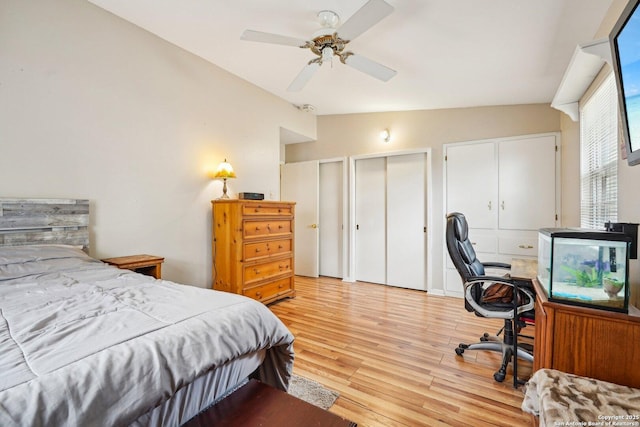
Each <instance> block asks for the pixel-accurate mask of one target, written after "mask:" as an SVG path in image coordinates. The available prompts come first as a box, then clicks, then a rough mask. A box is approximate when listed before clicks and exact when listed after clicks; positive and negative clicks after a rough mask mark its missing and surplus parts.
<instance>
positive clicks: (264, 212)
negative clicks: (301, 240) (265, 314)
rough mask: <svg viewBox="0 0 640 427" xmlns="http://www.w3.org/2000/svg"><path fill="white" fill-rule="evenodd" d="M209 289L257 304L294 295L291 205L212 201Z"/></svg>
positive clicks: (292, 213) (230, 200)
mask: <svg viewBox="0 0 640 427" xmlns="http://www.w3.org/2000/svg"><path fill="white" fill-rule="evenodd" d="M211 203H212V205H213V227H212V229H213V251H212V254H213V289H216V290H219V291H226V292H233V293H236V294H241V295H245V296H248V297H250V298H253V299H256V300H258V301H261V302H263V303H265V304H266V303H270V302H273V301H276V300H279V299H282V298H286V297H293V296H295V287H294V281H293V275H294V268H293V266H294V258H293V253H294V252H293V244H294V239H293V230H294V211H295V203H292V202H278V201H264V200H259V201H256V200H237V199H218V200H213V201H212V202H211Z"/></svg>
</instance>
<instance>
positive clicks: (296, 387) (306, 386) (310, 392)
mask: <svg viewBox="0 0 640 427" xmlns="http://www.w3.org/2000/svg"><path fill="white" fill-rule="evenodd" d="M289 394H290V395H292V396H295V397H297V398H298V399H302V400H304V401H305V402H308V403H311V404H312V405H315V406H317V407H318V408H322V409H325V410H326V409H329V408H330V407H331V405H333V403H334V402H335V401H336V399H337V398H338V396H340V394H339V393H337V392H335V391H333V390H329V389H328V388H326V387H324V386H323V385H322V384H320V383H317V382H315V381H313V380H310V379H308V378H304V377H301V376H298V375H295V374H293V375H292V377H291V381H290V382H289Z"/></svg>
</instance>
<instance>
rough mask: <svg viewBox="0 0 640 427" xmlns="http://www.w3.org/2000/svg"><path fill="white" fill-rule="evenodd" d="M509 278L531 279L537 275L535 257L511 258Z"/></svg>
mask: <svg viewBox="0 0 640 427" xmlns="http://www.w3.org/2000/svg"><path fill="white" fill-rule="evenodd" d="M510 274H511V278H512V279H516V280H533V279H535V278H536V276H537V275H538V261H537V260H535V259H525V258H514V259H512V260H511V273H510Z"/></svg>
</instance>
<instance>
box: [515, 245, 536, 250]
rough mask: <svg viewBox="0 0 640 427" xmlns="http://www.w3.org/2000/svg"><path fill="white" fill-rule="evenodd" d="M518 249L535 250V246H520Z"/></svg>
mask: <svg viewBox="0 0 640 427" xmlns="http://www.w3.org/2000/svg"><path fill="white" fill-rule="evenodd" d="M518 247H519V248H520V249H533V246H531V245H518Z"/></svg>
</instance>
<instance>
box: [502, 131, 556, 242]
mask: <svg viewBox="0 0 640 427" xmlns="http://www.w3.org/2000/svg"><path fill="white" fill-rule="evenodd" d="M498 152H499V164H500V171H499V175H500V179H499V186H500V189H499V192H500V210H499V212H500V213H499V219H498V222H499V227H500V228H501V229H507V230H537V229H539V228H544V227H554V226H555V213H556V210H555V206H556V191H555V190H556V184H555V183H556V177H555V172H554V171H555V170H556V139H555V136H553V135H551V136H539V137H531V138H525V139H517V140H509V141H501V142H500V145H499V148H498Z"/></svg>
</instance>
